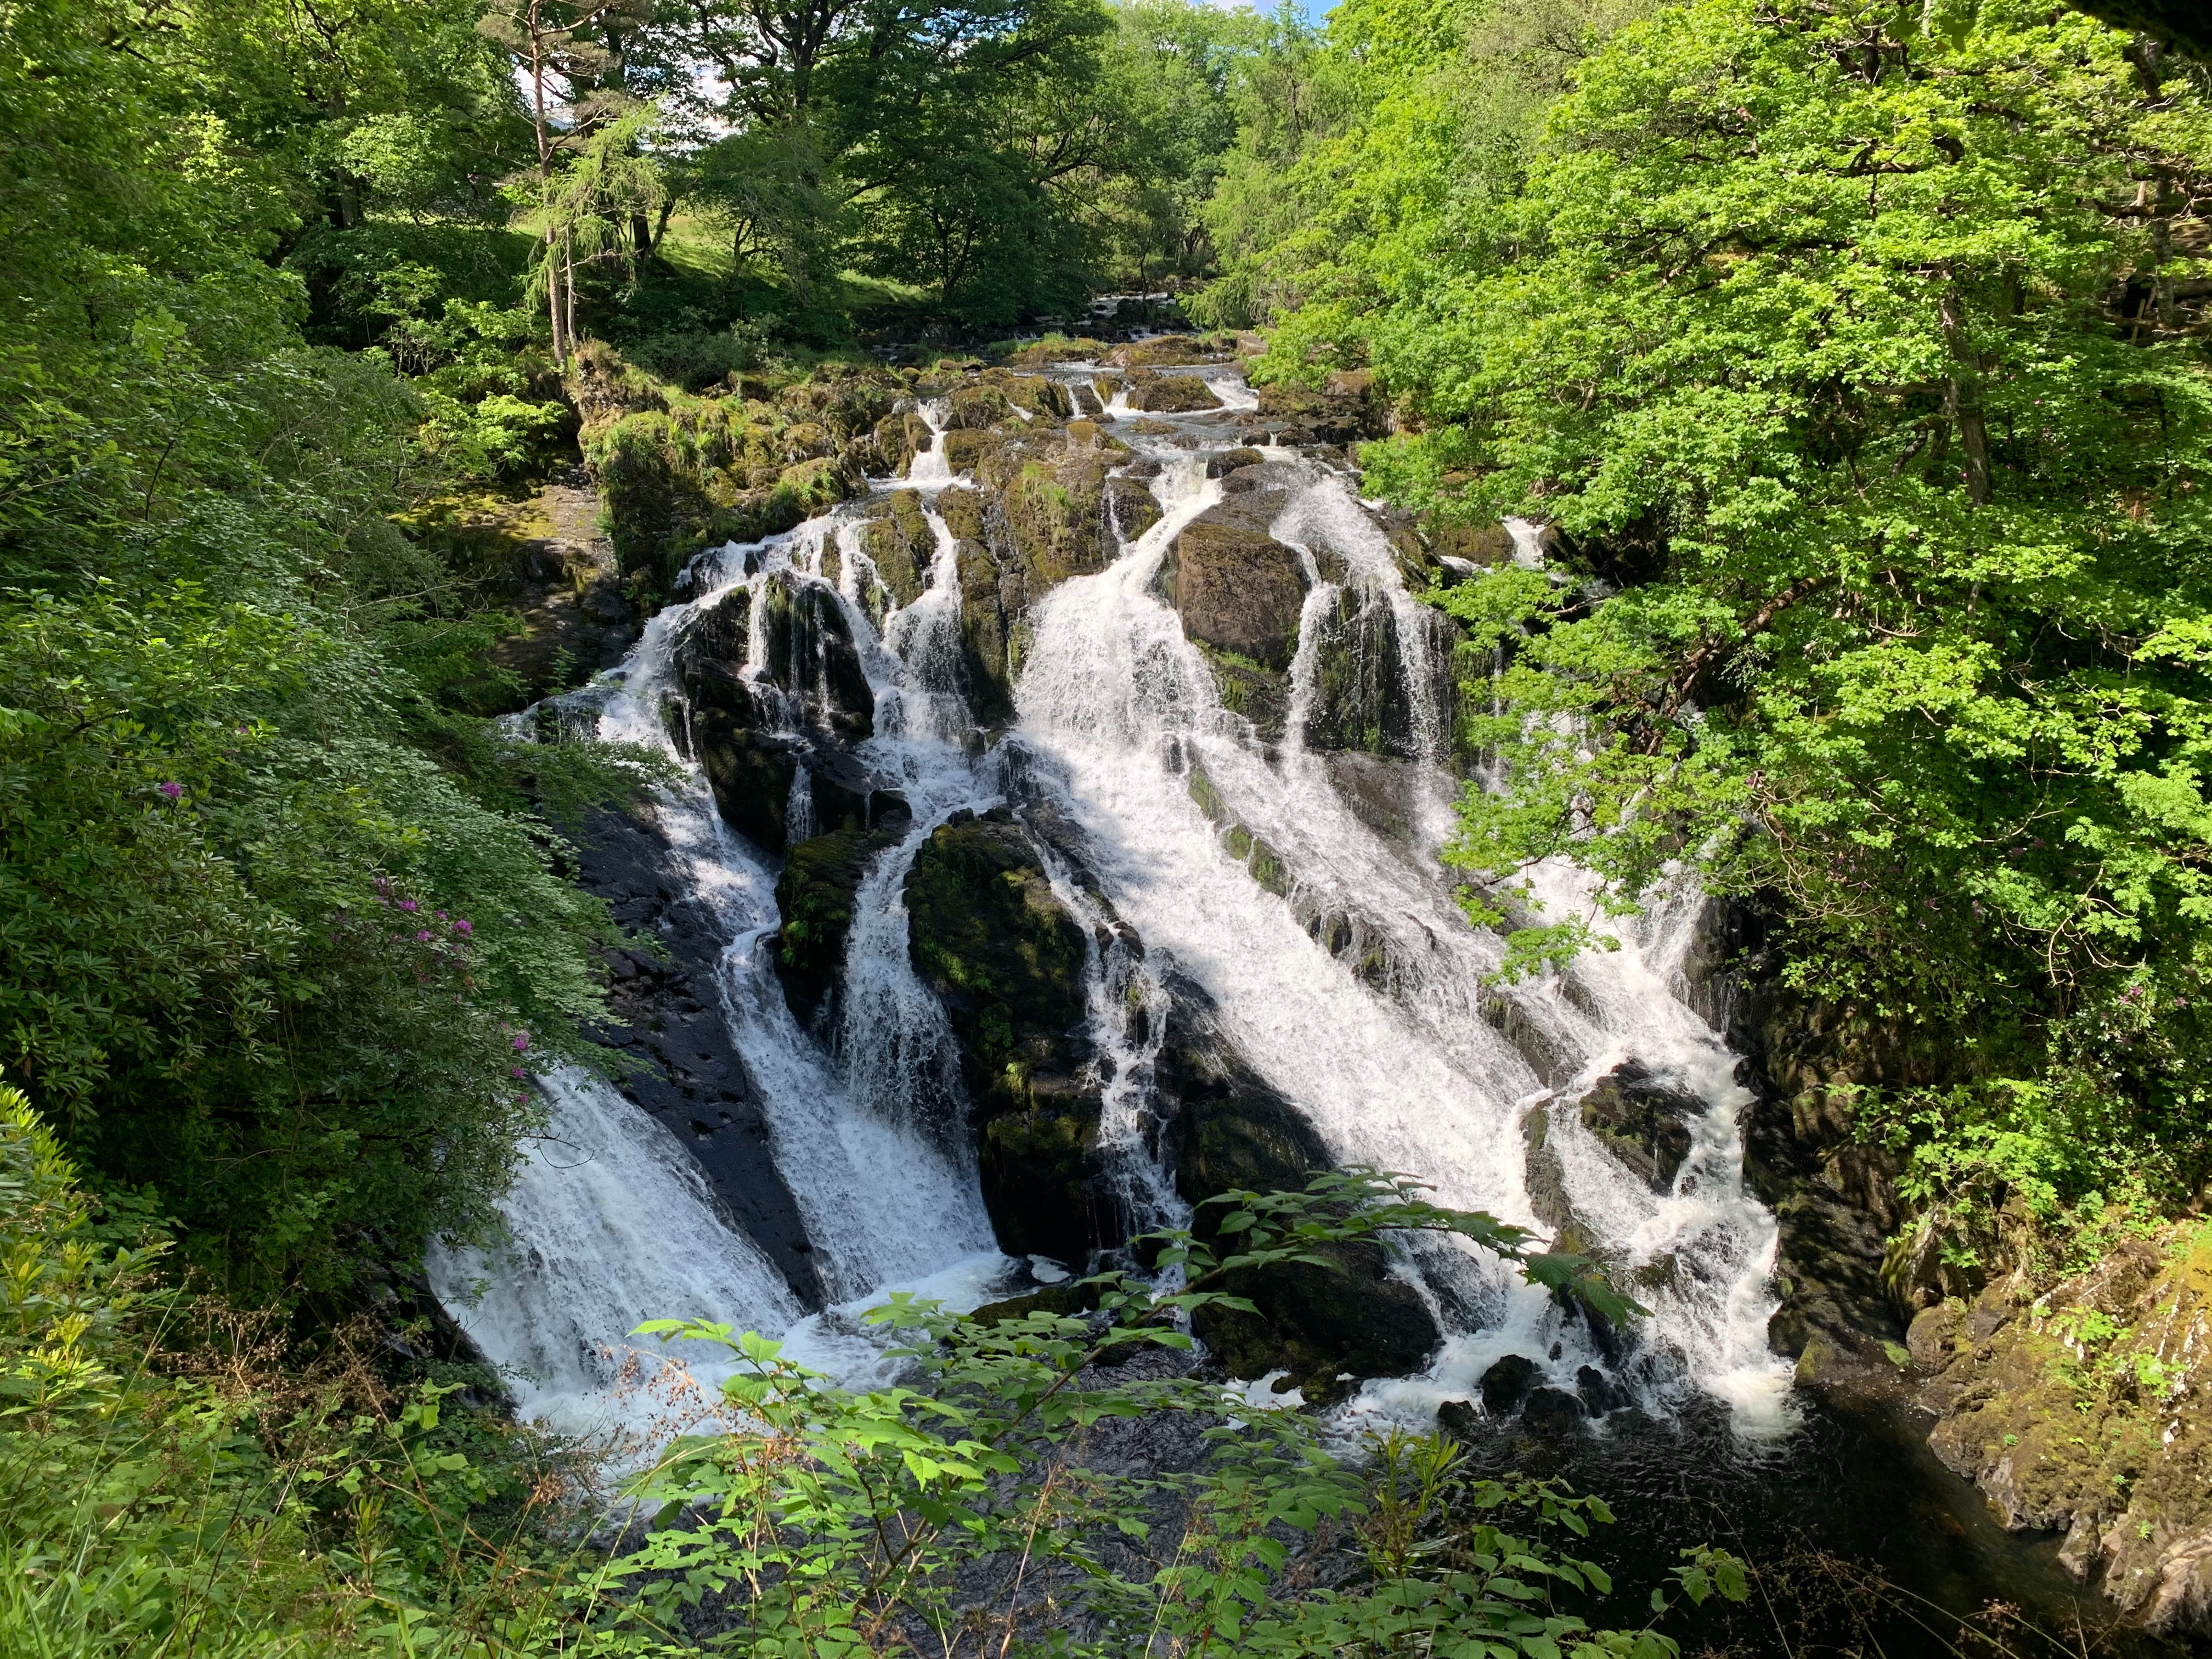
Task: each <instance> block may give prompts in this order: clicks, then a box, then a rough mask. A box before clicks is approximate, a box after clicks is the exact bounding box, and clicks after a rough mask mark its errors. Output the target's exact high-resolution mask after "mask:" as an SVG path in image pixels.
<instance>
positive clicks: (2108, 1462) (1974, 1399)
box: [1906, 1218, 2212, 1636]
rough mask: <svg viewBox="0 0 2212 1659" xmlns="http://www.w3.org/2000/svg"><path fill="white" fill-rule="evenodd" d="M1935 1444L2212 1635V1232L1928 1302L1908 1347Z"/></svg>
mask: <svg viewBox="0 0 2212 1659" xmlns="http://www.w3.org/2000/svg"><path fill="white" fill-rule="evenodd" d="M1906 1346H1907V1350H1908V1352H1909V1353H1910V1355H1911V1363H1912V1366H1913V1370H1914V1372H1915V1374H1916V1376H1917V1377H1918V1378H1920V1379H1921V1382H1920V1389H1919V1396H1918V1397H1919V1401H1920V1403H1921V1404H1922V1405H1923V1407H1926V1408H1927V1409H1929V1410H1930V1411H1932V1412H1935V1413H1937V1414H1938V1416H1939V1419H1940V1420H1939V1421H1938V1423H1937V1424H1936V1429H1935V1431H1934V1432H1933V1433H1932V1434H1931V1435H1930V1436H1929V1447H1930V1448H1931V1449H1933V1450H1934V1451H1935V1453H1936V1455H1937V1456H1938V1457H1939V1458H1941V1459H1942V1462H1944V1464H1945V1465H1946V1466H1947V1467H1948V1468H1951V1469H1952V1470H1953V1471H1954V1472H1955V1473H1957V1474H1960V1475H1961V1476H1963V1477H1964V1478H1966V1479H1967V1480H1972V1481H1974V1482H1975V1483H1976V1484H1977V1485H1978V1486H1980V1487H1981V1489H1982V1492H1983V1493H1984V1496H1985V1497H1987V1498H1988V1499H1989V1502H1990V1508H1991V1510H1993V1511H1995V1512H1996V1515H1997V1516H1999V1517H2000V1518H2001V1519H2002V1521H2003V1522H2004V1524H2005V1525H2006V1526H2007V1527H2008V1528H2012V1529H2014V1530H2015V1531H2042V1532H2062V1531H2063V1533H2064V1534H2066V1540H2065V1543H2064V1546H2063V1547H2062V1548H2061V1550H2060V1551H2059V1556H2058V1559H2059V1562H2060V1564H2061V1565H2063V1566H2064V1567H2065V1568H2067V1570H2068V1571H2071V1572H2073V1573H2074V1574H2075V1575H2076V1576H2077V1577H2084V1578H2087V1577H2099V1576H2101V1579H2102V1582H2103V1585H2104V1589H2105V1593H2106V1595H2108V1596H2110V1597H2111V1598H2112V1601H2115V1602H2117V1603H2118V1605H2119V1606H2120V1607H2123V1608H2124V1609H2126V1610H2128V1611H2129V1612H2130V1613H2136V1614H2138V1615H2139V1616H2141V1617H2142V1620H2144V1622H2145V1623H2146V1624H2147V1625H2148V1626H2149V1627H2150V1628H2151V1629H2152V1630H2153V1631H2154V1632H2160V1633H2161V1634H2166V1635H2172V1636H2183V1635H2191V1636H2205V1635H2212V1408H2208V1406H2207V1386H2206V1384H2207V1379H2206V1377H2205V1376H2204V1375H2203V1373H2204V1372H2205V1370H2207V1369H2208V1361H2212V1226H2208V1225H2206V1224H2205V1223H2203V1221H2201V1220H2197V1219H2193V1218H2192V1219H2191V1220H2187V1221H2183V1222H2179V1223H2176V1224H2173V1225H2171V1226H2169V1227H2167V1228H2166V1229H2165V1230H2163V1231H2161V1232H2160V1233H2159V1234H2158V1235H2156V1236H2154V1237H2148V1238H2141V1237H2138V1238H2131V1239H2125V1240H2123V1241H2122V1242H2120V1243H2118V1244H2117V1245H2116V1246H2115V1247H2114V1248H2112V1249H2111V1250H2110V1251H2109V1252H2108V1253H2106V1255H2105V1256H2104V1258H2103V1259H2102V1260H2101V1261H2099V1262H2098V1264H2097V1265H2096V1266H2095V1267H2093V1268H2092V1269H2090V1270H2089V1271H2088V1272H2087V1273H2081V1274H2080V1275H2078V1276H2076V1277H2075V1278H2072V1279H2066V1280H2064V1281H2063V1282H2062V1283H2060V1284H2057V1285H2054V1286H2052V1287H2051V1289H2050V1290H2048V1291H2045V1292H2044V1293H2043V1294H2041V1295H2033V1294H2032V1287H2031V1286H2030V1285H2029V1284H2028V1283H2027V1281H2026V1279H2025V1277H2024V1276H2020V1275H2015V1276H2014V1277H2012V1278H2009V1279H2006V1280H2005V1281H2003V1282H2001V1283H1998V1284H1996V1285H1990V1286H1988V1287H1986V1288H1985V1289H1984V1290H1983V1291H1981V1292H1980V1293H1979V1294H1978V1295H1977V1296H1975V1297H1973V1298H1972V1300H1971V1301H1969V1300H1966V1299H1963V1298H1959V1297H1952V1298H1948V1299H1946V1300H1945V1301H1942V1302H1940V1303H1936V1304H1932V1305H1930V1306H1929V1307H1927V1308H1924V1309H1923V1310H1921V1311H1920V1313H1919V1314H1917V1316H1915V1317H1914V1319H1913V1322H1912V1328H1911V1333H1910V1334H1909V1336H1908V1337H1907V1340H1906Z"/></svg>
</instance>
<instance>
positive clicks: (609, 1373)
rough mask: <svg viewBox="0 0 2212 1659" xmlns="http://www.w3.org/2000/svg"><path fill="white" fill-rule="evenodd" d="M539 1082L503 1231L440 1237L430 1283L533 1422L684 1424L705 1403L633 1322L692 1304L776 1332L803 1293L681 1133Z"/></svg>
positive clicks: (593, 1090)
mask: <svg viewBox="0 0 2212 1659" xmlns="http://www.w3.org/2000/svg"><path fill="white" fill-rule="evenodd" d="M542 1086H543V1088H544V1095H545V1102H546V1115H547V1121H546V1127H545V1133H544V1136H543V1137H542V1138H541V1139H538V1140H535V1141H532V1143H531V1145H530V1147H529V1150H528V1153H527V1156H526V1158H525V1160H524V1163H523V1166H522V1171H521V1174H520V1176H518V1177H517V1179H516V1181H515V1184H514V1187H513V1189H512V1190H511V1191H510V1192H509V1193H508V1194H507V1200H506V1204H505V1206H504V1207H505V1210H506V1213H507V1223H508V1236H507V1238H505V1239H504V1240H502V1241H501V1243H499V1244H497V1245H496V1246H495V1247H494V1248H492V1249H489V1250H484V1249H452V1250H449V1249H445V1248H443V1247H440V1246H434V1247H433V1249H432V1250H431V1252H430V1257H429V1262H428V1267H429V1272H430V1278H431V1282H432V1284H433V1285H435V1286H436V1288H437V1291H438V1295H439V1297H440V1298H441V1300H442V1301H444V1303H445V1304H446V1305H447V1308H448V1309H449V1310H451V1311H452V1312H453V1316H454V1317H455V1318H456V1319H457V1320H459V1322H460V1324H461V1326H462V1328H464V1329H465V1330H466V1331H467V1332H468V1334H469V1335H470V1336H471V1338H472V1339H473V1340H475V1342H476V1343H477V1346H478V1347H480V1348H482V1349H483V1351H484V1352H486V1353H487V1354H489V1355H490V1356H492V1357H493V1358H495V1359H496V1360H497V1361H498V1362H499V1363H500V1364H501V1365H503V1366H505V1367H507V1375H508V1378H509V1381H508V1387H509V1389H510V1391H511V1392H512V1393H513V1395H514V1401H515V1404H516V1406H517V1407H518V1408H519V1409H520V1411H521V1413H522V1414H523V1415H524V1416H525V1417H527V1418H544V1419H548V1420H550V1421H552V1422H556V1423H558V1424H559V1425H561V1426H562V1427H563V1428H564V1429H567V1430H568V1431H571V1432H574V1433H580V1434H604V1433H606V1432H608V1431H613V1432H614V1434H616V1435H617V1437H619V1436H621V1435H623V1434H625V1433H627V1434H629V1435H638V1434H644V1433H653V1432H655V1431H663V1430H665V1432H670V1433H672V1432H675V1431H677V1429H678V1427H680V1426H681V1425H680V1421H672V1420H673V1419H683V1418H684V1417H686V1416H688V1415H690V1414H695V1413H696V1412H697V1411H698V1410H700V1409H701V1407H702V1406H703V1405H705V1404H706V1403H707V1402H706V1401H702V1400H701V1399H700V1398H699V1397H698V1396H696V1395H695V1394H694V1393H692V1392H691V1391H690V1390H688V1389H684V1388H682V1387H681V1386H680V1385H679V1386H671V1383H674V1382H675V1379H673V1378H669V1379H664V1378H663V1377H662V1376H661V1375H660V1372H661V1368H660V1366H659V1364H658V1363H657V1361H656V1359H655V1358H654V1357H653V1354H652V1353H650V1352H642V1351H641V1350H640V1348H639V1347H638V1346H637V1345H636V1344H635V1343H634V1342H633V1341H632V1340H631V1338H630V1335H629V1333H630V1332H631V1331H633V1330H635V1328H637V1327H638V1326H639V1325H640V1324H641V1323H643V1322H645V1321H647V1320H648V1319H660V1318H665V1317H668V1316H671V1314H673V1313H677V1312H678V1311H689V1310H700V1311H705V1310H717V1311H720V1310H726V1312H725V1313H723V1316H725V1317H727V1316H732V1315H736V1314H738V1313H739V1312H742V1316H743V1318H744V1322H746V1323H748V1324H750V1325H752V1326H754V1327H755V1328H766V1329H770V1330H775V1331H777V1332H781V1331H782V1330H783V1329H785V1328H787V1327H788V1326H789V1325H790V1324H791V1323H792V1322H793V1321H794V1320H796V1319H797V1318H798V1317H799V1314H800V1311H801V1310H800V1308H799V1302H798V1298H797V1297H793V1295H792V1294H791V1291H790V1289H789V1287H788V1286H787V1285H785V1284H784V1282H783V1275H782V1274H781V1273H778V1272H777V1271H776V1269H775V1266H774V1264H772V1263H771V1262H770V1261H769V1260H768V1258H767V1257H766V1256H764V1255H762V1253H761V1251H760V1249H759V1247H758V1246H757V1245H756V1244H755V1243H753V1242H752V1241H751V1240H750V1239H749V1238H747V1237H745V1236H744V1234H743V1233H742V1232H739V1231H736V1230H735V1229H733V1228H732V1226H731V1225H729V1223H728V1221H727V1220H726V1218H724V1216H723V1215H722V1214H721V1212H720V1209H719V1207H718V1206H716V1204H715V1203H714V1198H713V1196H712V1195H711V1194H709V1192H708V1188H707V1183H706V1182H705V1180H704V1179H703V1178H702V1176H700V1173H699V1166H698V1165H697V1164H695V1163H694V1162H693V1161H692V1159H691V1158H690V1154H689V1153H687V1152H684V1149H683V1148H682V1147H681V1146H678V1144H677V1141H676V1137H675V1136H674V1135H672V1134H671V1133H669V1132H668V1131H667V1130H666V1129H665V1128H663V1127H661V1126H660V1125H659V1123H657V1122H656V1121H653V1119H652V1118H650V1117H648V1116H647V1115H646V1114H644V1113H643V1112H641V1111H639V1110H638V1109H637V1108H635V1106H633V1105H631V1104H630V1103H629V1101H627V1100H625V1099H623V1097H622V1096H621V1095H620V1094H618V1093H617V1092H616V1091H615V1090H614V1089H613V1088H612V1087H611V1086H610V1085H607V1084H605V1083H603V1082H600V1081H599V1079H596V1078H592V1077H588V1076H586V1075H585V1074H584V1073H580V1072H575V1071H572V1070H567V1069H563V1070H561V1071H556V1072H554V1073H551V1074H550V1075H549V1076H547V1077H546V1078H545V1079H544V1080H543V1084H542ZM672 1240H680V1241H682V1248H680V1249H670V1248H668V1245H669V1243H670V1242H671V1241H672ZM686 1357H687V1358H689V1359H690V1361H691V1363H692V1364H696V1366H697V1367H698V1370H697V1376H698V1380H699V1381H700V1382H702V1383H706V1384H708V1386H709V1387H710V1388H711V1386H712V1385H713V1383H715V1382H716V1381H718V1380H719V1377H720V1374H721V1373H720V1371H718V1370H717V1369H716V1367H715V1364H714V1357H713V1356H712V1354H711V1353H709V1354H707V1355H705V1356H703V1357H702V1356H696V1355H694V1356H686Z"/></svg>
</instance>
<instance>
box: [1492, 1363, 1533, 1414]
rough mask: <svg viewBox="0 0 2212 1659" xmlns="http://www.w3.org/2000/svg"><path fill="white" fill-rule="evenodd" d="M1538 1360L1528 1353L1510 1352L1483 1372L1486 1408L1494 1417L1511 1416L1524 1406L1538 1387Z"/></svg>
mask: <svg viewBox="0 0 2212 1659" xmlns="http://www.w3.org/2000/svg"><path fill="white" fill-rule="evenodd" d="M1538 1375H1539V1372H1538V1370H1537V1369H1536V1362H1535V1361H1534V1360H1533V1359H1530V1358H1528V1357H1527V1356H1526V1355H1523V1354H1517V1353H1509V1354H1507V1355H1506V1356H1505V1358H1503V1359H1501V1360H1499V1361H1498V1362H1497V1363H1496V1364H1493V1365H1492V1366H1491V1368H1490V1369H1489V1370H1486V1371H1485V1372H1483V1374H1482V1382H1481V1383H1480V1390H1481V1394H1482V1405H1483V1409H1484V1410H1486V1411H1487V1412H1488V1413H1490V1414H1491V1415H1492V1417H1507V1416H1510V1415H1511V1414H1512V1413H1515V1412H1516V1411H1518V1410H1520V1409H1521V1405H1522V1401H1525V1400H1527V1399H1528V1395H1530V1393H1532V1392H1533V1391H1534V1389H1535V1387H1536V1378H1537V1376H1538Z"/></svg>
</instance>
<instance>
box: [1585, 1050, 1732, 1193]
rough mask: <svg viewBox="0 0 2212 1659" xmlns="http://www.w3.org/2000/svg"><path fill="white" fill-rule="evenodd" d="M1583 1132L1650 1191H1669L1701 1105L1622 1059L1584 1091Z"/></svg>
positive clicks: (1636, 1063) (1633, 1062)
mask: <svg viewBox="0 0 2212 1659" xmlns="http://www.w3.org/2000/svg"><path fill="white" fill-rule="evenodd" d="M1579 1110H1580V1112H1581V1115H1582V1120H1583V1127H1584V1128H1586V1129H1588V1130H1589V1132H1590V1133H1592V1134H1594V1135H1595V1136H1596V1137H1597V1138H1598V1141H1599V1143H1600V1144H1601V1146H1604V1147H1605V1149H1606V1150H1607V1152H1611V1153H1612V1154H1613V1157H1614V1158H1618V1159H1619V1160H1620V1162H1621V1163H1622V1164H1626V1166H1627V1167H1628V1168H1629V1169H1630V1170H1632V1171H1633V1172H1634V1173H1635V1174H1636V1175H1637V1176H1638V1177H1640V1178H1641V1179H1642V1180H1643V1181H1644V1183H1645V1184H1646V1185H1648V1186H1649V1187H1650V1188H1651V1190H1652V1191H1654V1192H1656V1193H1665V1192H1668V1191H1671V1190H1672V1189H1673V1188H1674V1176H1675V1174H1676V1172H1677V1171H1679V1170H1680V1169H1681V1167H1682V1160H1683V1159H1684V1158H1687V1157H1688V1156H1689V1152H1690V1129H1689V1120H1690V1119H1692V1118H1695V1117H1701V1116H1703V1115H1704V1114H1705V1102H1704V1101H1702V1100H1700V1099H1699V1097H1697V1096H1695V1095H1693V1094H1691V1093H1690V1092H1688V1091H1686V1090H1681V1089H1670V1088H1668V1087H1667V1086H1666V1085H1663V1084H1662V1083H1659V1082H1658V1081H1657V1080H1656V1079H1654V1078H1653V1076H1652V1074H1651V1071H1650V1067H1649V1066H1644V1065H1643V1064H1642V1063H1640V1062H1639V1061H1637V1060H1623V1061H1622V1062H1621V1063H1620V1065H1618V1066H1614V1067H1613V1070H1611V1071H1610V1072H1607V1073H1606V1074H1605V1075H1604V1076H1603V1077H1601V1078H1600V1079H1598V1080H1597V1081H1596V1082H1595V1084H1593V1085H1591V1086H1590V1090H1589V1093H1588V1094H1586V1095H1584V1096H1583V1099H1582V1104H1581V1107H1580V1108H1579Z"/></svg>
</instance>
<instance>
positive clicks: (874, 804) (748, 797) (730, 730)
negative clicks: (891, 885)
mask: <svg viewBox="0 0 2212 1659" xmlns="http://www.w3.org/2000/svg"><path fill="white" fill-rule="evenodd" d="M756 592H757V595H758V597H757V598H756ZM756 604H757V605H759V606H760V607H761V609H762V611H763V616H762V617H761V626H760V629H759V632H760V636H761V637H760V648H761V653H762V660H761V662H760V663H758V664H757V665H756V664H754V663H753V662H752V661H751V660H750V659H751V655H752V652H753V649H754V642H753V633H754V629H753V608H754V606H755V605H756ZM676 659H677V665H678V671H679V672H680V673H681V675H682V678H683V685H684V699H685V706H684V708H682V709H680V710H674V711H671V714H672V715H673V716H674V718H673V719H672V720H671V732H672V734H673V736H674V737H675V738H676V741H677V744H678V747H679V748H680V749H683V750H685V752H687V753H689V754H690V755H691V756H693V757H695V758H696V760H697V761H698V762H699V764H700V767H701V769H702V770H704V771H705V773H706V774H707V781H708V784H709V786H710V787H712V788H713V790H714V803H715V805H716V806H717V808H718V809H719V810H720V812H721V815H722V817H723V818H724V819H725V820H726V821H727V822H728V823H730V824H731V826H732V828H734V829H737V830H738V831H739V832H740V833H741V834H743V835H744V836H746V837H747V838H748V839H750V840H751V841H753V842H757V843H758V844H759V845H760V846H762V847H763V848H767V849H769V851H771V852H781V851H783V850H784V849H785V848H786V847H787V844H788V842H789V840H790V829H791V823H790V819H791V814H792V811H793V805H794V804H795V803H796V804H798V805H799V806H800V808H801V811H802V817H803V819H804V821H805V830H804V831H802V834H811V833H812V832H814V831H817V830H825V831H826V830H834V829H872V828H873V827H875V826H876V825H877V824H878V823H882V822H885V821H888V820H890V819H892V818H896V817H902V816H904V815H905V813H906V810H907V808H906V799H905V797H904V796H903V795H902V793H900V792H899V791H898V790H896V788H890V787H884V786H882V785H880V784H879V783H878V781H876V780H875V779H873V778H872V777H871V776H870V775H869V774H868V772H867V770H866V768H864V767H863V766H861V765H860V763H859V762H857V761H856V760H854V758H853V757H852V756H851V755H850V754H849V753H848V750H846V748H844V747H843V746H842V745H843V744H850V743H851V742H854V741H856V740H857V739H859V738H864V737H866V735H867V734H868V733H869V732H870V731H871V730H872V727H873V722H874V707H875V697H874V694H873V693H872V691H871V690H869V689H868V683H867V677H866V674H865V673H864V672H863V671H862V670H861V667H860V653H859V652H858V650H857V649H856V647H854V643H853V637H852V629H851V626H850V624H849V623H847V622H846V620H845V615H844V611H843V609H842V606H840V605H838V603H837V599H836V595H835V594H834V593H832V592H830V591H829V589H828V588H826V587H824V586H823V585H822V584H820V583H818V582H814V581H811V580H807V579H806V578H805V577H802V576H799V575H796V574H792V573H789V572H778V573H777V574H775V575H773V576H771V577H769V579H768V580H765V581H763V583H761V584H760V585H759V586H758V588H757V589H755V588H749V587H737V588H732V589H731V590H729V592H726V594H725V595H724V596H723V598H722V599H720V601H719V602H718V603H716V604H714V605H709V606H708V607H706V608H705V609H703V610H702V611H697V612H696V613H695V614H694V615H693V616H692V617H691V619H690V626H689V628H688V629H687V630H686V632H685V634H684V638H683V640H682V641H681V642H680V643H679V644H678V647H677V653H676ZM749 670H757V671H754V672H750V673H749V672H748V671H749Z"/></svg>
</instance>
